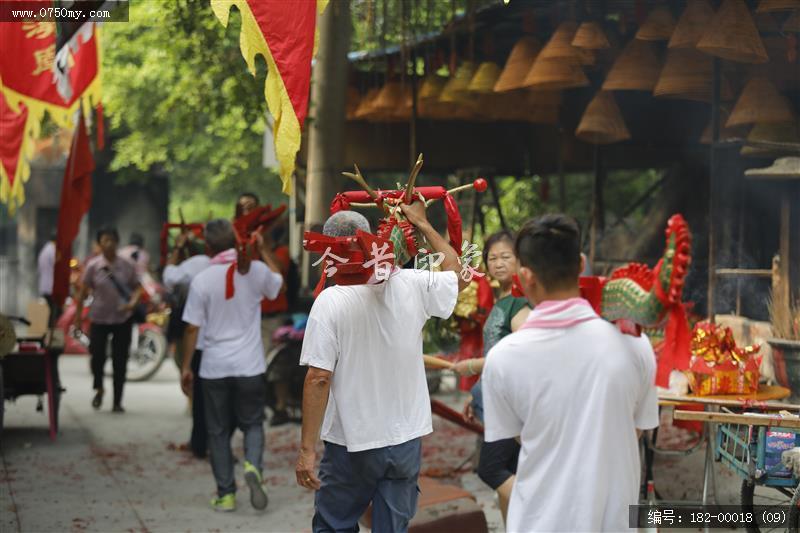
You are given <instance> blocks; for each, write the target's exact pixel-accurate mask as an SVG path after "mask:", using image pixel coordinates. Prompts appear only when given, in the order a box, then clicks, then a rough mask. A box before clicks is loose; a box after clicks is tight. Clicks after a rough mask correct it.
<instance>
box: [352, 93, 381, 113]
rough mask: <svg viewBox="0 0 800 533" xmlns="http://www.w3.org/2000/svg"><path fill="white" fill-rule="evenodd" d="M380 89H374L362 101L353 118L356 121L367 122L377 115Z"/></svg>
mask: <svg viewBox="0 0 800 533" xmlns="http://www.w3.org/2000/svg"><path fill="white" fill-rule="evenodd" d="M379 92H380V89H378V88H373V89H370V90H369V91H367V94H365V95H364V97H363V98H362V99H361V101H360V102H359V104H358V108H357V109H356V111H355V113H353V116H354V118H355V119H356V120H366V119H369V118H371V117H373V116H374V115H375V99H376V98H377V97H378V93H379Z"/></svg>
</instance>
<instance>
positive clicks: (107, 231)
mask: <svg viewBox="0 0 800 533" xmlns="http://www.w3.org/2000/svg"><path fill="white" fill-rule="evenodd" d="M103 235H108V236H109V237H111V238H112V239H114V241H115V242H117V243H119V232H118V231H117V228H115V227H112V226H103V227H102V228H100V229H99V230H97V242H98V243H99V242H100V239H101V238H102V237H103Z"/></svg>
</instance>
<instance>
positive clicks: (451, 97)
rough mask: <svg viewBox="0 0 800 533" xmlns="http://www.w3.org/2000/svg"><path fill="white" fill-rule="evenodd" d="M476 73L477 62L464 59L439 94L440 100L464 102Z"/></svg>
mask: <svg viewBox="0 0 800 533" xmlns="http://www.w3.org/2000/svg"><path fill="white" fill-rule="evenodd" d="M474 75H475V63H473V62H472V61H464V62H462V63H461V65H459V67H458V68H457V69H456V72H455V74H454V75H452V76H450V79H449V80H447V83H446V84H445V86H444V89H442V93H441V94H440V95H439V101H440V102H462V101H464V100H466V99H468V98H469V97H468V96H467V92H468V90H467V89H468V87H469V82H470V81H472V77H473V76H474Z"/></svg>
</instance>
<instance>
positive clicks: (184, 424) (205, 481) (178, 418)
mask: <svg viewBox="0 0 800 533" xmlns="http://www.w3.org/2000/svg"><path fill="white" fill-rule="evenodd" d="M59 366H60V371H61V377H62V384H63V386H64V387H66V389H67V391H66V393H65V394H64V395H63V396H62V406H61V431H60V433H59V436H58V440H57V441H56V442H55V443H51V442H50V441H49V439H48V434H47V414H46V412H41V413H37V412H36V399H35V398H33V397H22V398H20V399H19V400H18V401H17V402H16V403H10V402H6V421H5V426H6V427H5V428H4V429H3V433H2V441H0V442H1V444H0V452H2V453H0V458H1V459H2V463H0V532H3V533H4V532H12V531H24V532H51V531H59V532H61V531H74V532H84V531H102V532H117V531H152V532H162V531H163V532H173V531H270V532H272V531H274V532H283V531H310V527H311V516H312V514H313V495H312V493H310V492H308V491H306V490H305V489H302V488H300V487H298V486H297V485H296V484H295V481H294V461H295V458H296V450H297V445H298V443H299V435H300V432H299V427H298V426H296V425H288V426H282V427H280V428H275V429H273V428H268V429H267V438H266V443H267V451H266V453H265V473H264V483H265V486H266V489H267V492H268V494H269V498H270V502H269V507H268V508H267V510H266V511H265V512H257V511H255V510H253V509H252V508H251V507H250V503H249V498H248V493H247V490H246V487H245V486H244V484H243V474H242V471H241V464H239V465H237V479H238V482H239V484H240V488H241V491H240V492H239V495H238V510H237V511H236V513H233V514H223V513H215V512H213V511H212V510H211V509H209V507H208V501H209V499H210V498H211V497H212V496H213V494H214V490H215V489H214V481H213V477H212V475H211V469H210V467H209V465H208V462H207V461H204V460H203V461H201V460H196V459H194V458H192V456H191V455H190V454H188V453H187V452H183V451H179V450H177V449H176V448H177V447H178V446H179V445H180V444H182V443H184V442H186V440H188V436H189V429H190V426H191V419H190V417H189V415H188V413H187V403H186V399H185V398H184V397H183V395H182V394H181V392H180V389H179V386H178V372H177V370H176V368H175V366H174V365H173V364H172V363H171V362H170V361H167V362H165V364H164V366H163V367H162V369H161V370H160V371H159V373H158V374H157V375H156V376H155V377H154V378H153V379H151V380H150V381H147V382H143V383H129V384H128V385H127V387H126V392H125V399H124V405H125V408H126V409H127V413H125V414H123V415H115V414H112V413H111V411H110V408H111V402H110V398H109V396H108V395H107V396H106V398H105V405H103V409H102V410H101V411H99V412H96V411H94V410H93V409H92V408H91V406H90V402H91V397H92V391H91V378H90V372H89V362H88V358H87V357H83V356H64V357H62V358H61V359H60V365H59ZM108 379H109V383H108V385H107V388H108V389H110V378H108ZM447 385H448V384H447V383H445V385H444V387H443V388H444V389H445V391H444V392H443V393H440V394H439V397H440V398H441V399H444V400H445V401H446V402H447V403H449V404H450V405H452V406H454V407H459V408H460V405H462V404H463V402H464V400H465V397H464V396H463V395H458V394H456V393H454V392H452V384H451V385H450V386H449V387H448V386H447ZM448 388H449V390H450V392H448V391H447V389H448ZM434 428H435V431H434V434H433V435H431V436H428V437H426V438H425V440H424V444H423V465H422V470H423V473H424V474H428V475H440V476H441V475H444V477H442V478H441V481H442V482H445V483H453V484H458V485H461V486H462V487H464V488H466V489H467V490H469V491H471V492H472V493H473V494H475V495H476V497H477V500H478V503H479V504H480V505H481V507H482V508H483V509H484V512H485V514H486V517H487V520H488V522H489V525H490V528H491V530H492V531H502V529H503V528H502V521H501V519H500V514H499V511H498V509H497V505H496V503H495V499H494V495H493V493H492V492H491V491H490V490H489V489H488V487H486V486H485V485H484V484H483V483H482V482H481V481H480V480H479V479H478V478H477V476H476V475H475V474H474V473H472V472H471V471H470V469H469V468H465V469H464V471H463V472H461V473H459V474H456V475H448V474H449V473H451V472H452V470H453V469H454V468H456V467H457V466H459V465H461V464H462V463H463V462H464V461H465V460H466V459H467V458H468V457H469V456H470V454H471V452H472V451H473V449H474V445H475V437H474V435H472V434H470V433H468V432H466V431H465V430H462V429H460V428H458V427H457V426H455V425H453V424H451V423H449V422H447V421H444V420H442V419H440V418H438V417H434ZM662 437H663V439H666V440H670V439H671V440H672V441H673V442H672V443H671V444H672V445H679V444H680V442H679V441H680V440H681V438H682V437H683V435H682V434H680V433H675V432H674V431H673V432H671V431H666V430H662ZM587 445H591V443H587ZM234 450H235V453H236V455H237V456H238V457H242V455H243V454H242V439H241V434H240V433H239V432H237V434H236V436H235V437H234ZM702 461H703V453H702V451H701V452H700V453H694V454H692V455H690V456H688V457H680V458H678V457H659V458H658V459H657V461H656V467H655V478H656V486H657V489H658V490H659V492H660V494H661V496H662V497H663V498H665V499H695V498H699V496H700V493H701V492H700V491H701V480H702V465H703V462H702ZM716 472H717V485H718V493H719V501H720V503H732V504H736V503H738V495H739V486H740V481H739V480H738V478H736V477H734V476H733V475H732V474H730V472H729V471H727V470H726V469H724V468H721V467H720V466H719V465H716ZM575 482H576V483H578V482H580V480H575Z"/></svg>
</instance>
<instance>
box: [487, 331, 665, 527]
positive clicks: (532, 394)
mask: <svg viewBox="0 0 800 533" xmlns="http://www.w3.org/2000/svg"><path fill="white" fill-rule="evenodd" d="M482 379H483V394H484V400H483V401H484V409H485V421H486V431H485V439H486V440H487V441H495V440H499V439H506V438H512V437H517V436H519V437H520V440H521V444H522V449H521V451H520V455H519V464H518V467H517V476H516V479H515V481H514V487H513V490H512V494H511V502H510V504H509V509H508V521H507V529H508V531H514V532H522V531H626V530H628V506H629V505H635V504H636V503H637V502H638V497H639V468H640V463H639V448H638V443H637V439H636V429H650V428H654V427H656V426H658V398H657V394H656V389H655V385H654V380H655V355H654V354H653V350H652V348H651V347H650V343H649V341H648V340H647V338H646V337H645V336H642V337H638V338H637V337H631V336H627V335H623V334H621V333H620V332H619V331H618V330H617V328H616V327H614V326H613V325H612V324H610V323H608V322H606V321H605V320H599V319H595V320H590V321H588V322H584V323H581V324H578V325H574V326H572V327H569V328H561V329H542V328H532V329H522V330H519V331H517V332H516V333H512V334H511V335H508V336H507V337H505V338H504V339H502V340H501V341H500V342H499V343H498V344H497V345H496V346H495V347H494V348H493V349H492V350H491V351H490V352H489V354H488V356H487V359H486V366H485V368H484V370H483V377H482Z"/></svg>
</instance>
